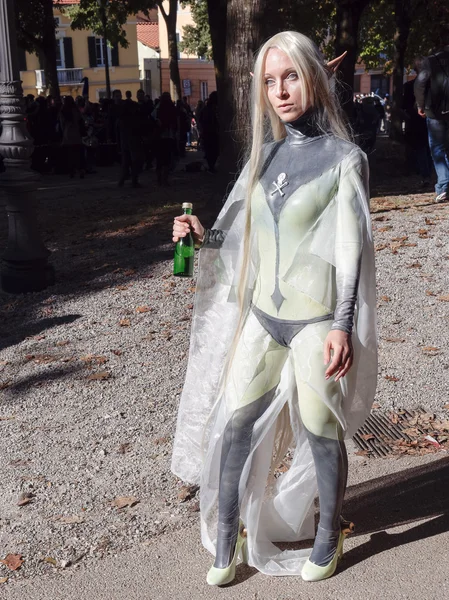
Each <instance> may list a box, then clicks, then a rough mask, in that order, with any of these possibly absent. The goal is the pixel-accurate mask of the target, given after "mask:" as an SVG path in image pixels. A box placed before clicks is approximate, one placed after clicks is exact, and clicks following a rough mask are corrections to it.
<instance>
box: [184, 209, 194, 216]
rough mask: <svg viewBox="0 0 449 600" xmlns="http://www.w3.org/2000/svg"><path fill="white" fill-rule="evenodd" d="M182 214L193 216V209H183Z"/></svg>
mask: <svg viewBox="0 0 449 600" xmlns="http://www.w3.org/2000/svg"><path fill="white" fill-rule="evenodd" d="M182 212H183V213H184V214H185V215H191V214H192V209H191V208H183V209H182Z"/></svg>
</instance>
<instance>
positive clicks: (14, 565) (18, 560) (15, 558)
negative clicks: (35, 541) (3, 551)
mask: <svg viewBox="0 0 449 600" xmlns="http://www.w3.org/2000/svg"><path fill="white" fill-rule="evenodd" d="M0 563H3V564H4V565H6V566H7V567H8V569H10V570H11V571H17V569H20V567H21V566H22V565H23V560H22V555H21V554H7V555H6V556H5V558H4V559H3V560H0Z"/></svg>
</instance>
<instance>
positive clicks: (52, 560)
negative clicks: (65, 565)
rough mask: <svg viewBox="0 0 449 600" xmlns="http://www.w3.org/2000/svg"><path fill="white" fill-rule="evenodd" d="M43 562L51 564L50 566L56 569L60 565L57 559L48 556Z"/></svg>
mask: <svg viewBox="0 0 449 600" xmlns="http://www.w3.org/2000/svg"><path fill="white" fill-rule="evenodd" d="M43 562H46V563H49V564H50V565H53V566H54V567H56V565H57V564H58V563H57V562H56V559H54V558H52V557H51V556H46V557H45V558H44V559H43Z"/></svg>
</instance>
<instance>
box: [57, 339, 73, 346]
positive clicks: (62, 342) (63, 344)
mask: <svg viewBox="0 0 449 600" xmlns="http://www.w3.org/2000/svg"><path fill="white" fill-rule="evenodd" d="M67 344H70V342H69V340H65V341H61V342H56V346H67Z"/></svg>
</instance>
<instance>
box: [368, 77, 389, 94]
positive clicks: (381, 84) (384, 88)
mask: <svg viewBox="0 0 449 600" xmlns="http://www.w3.org/2000/svg"><path fill="white" fill-rule="evenodd" d="M389 91H390V78H389V77H385V75H371V92H373V93H374V94H378V95H379V96H385V94H387V93H388V92H389Z"/></svg>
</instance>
